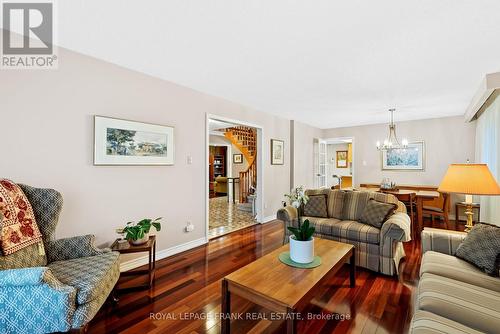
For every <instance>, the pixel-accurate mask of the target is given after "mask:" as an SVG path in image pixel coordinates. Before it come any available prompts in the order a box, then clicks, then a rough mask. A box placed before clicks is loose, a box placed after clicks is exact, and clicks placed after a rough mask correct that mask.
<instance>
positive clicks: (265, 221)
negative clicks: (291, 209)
mask: <svg viewBox="0 0 500 334" xmlns="http://www.w3.org/2000/svg"><path fill="white" fill-rule="evenodd" d="M276 219H277V218H276V214H274V215H272V216H267V217H264V218H263V219H262V220H261V221H260V223H261V224H265V223H269V222H270V221H273V220H276Z"/></svg>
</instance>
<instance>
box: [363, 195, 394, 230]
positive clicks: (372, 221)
mask: <svg viewBox="0 0 500 334" xmlns="http://www.w3.org/2000/svg"><path fill="white" fill-rule="evenodd" d="M397 208H398V206H397V204H394V203H383V202H378V201H376V200H374V199H370V200H369V201H368V203H367V204H366V206H365V210H364V211H363V214H362V215H361V217H360V218H359V221H360V222H361V223H363V224H368V225H371V226H373V227H376V228H381V227H382V224H384V222H385V221H386V220H387V218H389V216H391V215H392V214H393V213H394V211H395V210H396V209H397Z"/></svg>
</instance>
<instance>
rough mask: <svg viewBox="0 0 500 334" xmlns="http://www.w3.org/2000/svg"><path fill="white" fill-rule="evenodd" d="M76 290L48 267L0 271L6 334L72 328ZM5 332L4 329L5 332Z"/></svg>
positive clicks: (0, 296)
mask: <svg viewBox="0 0 500 334" xmlns="http://www.w3.org/2000/svg"><path fill="white" fill-rule="evenodd" d="M75 300H76V289H75V288H74V287H72V286H68V285H65V284H63V283H61V282H60V281H59V280H58V279H57V278H56V277H55V276H54V275H53V274H52V272H51V270H50V269H49V268H48V267H32V268H21V269H6V270H2V271H0V305H2V307H1V309H2V316H1V317H0V318H3V320H5V319H8V321H6V322H4V323H3V324H2V325H4V326H5V327H1V328H2V329H4V331H5V333H52V332H66V331H68V330H69V329H71V324H72V320H73V315H74V313H75V308H76V301H75ZM4 331H1V332H2V333H4Z"/></svg>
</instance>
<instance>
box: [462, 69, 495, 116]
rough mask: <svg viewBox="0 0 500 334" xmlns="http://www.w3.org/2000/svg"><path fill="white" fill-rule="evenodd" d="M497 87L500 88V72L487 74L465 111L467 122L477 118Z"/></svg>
mask: <svg viewBox="0 0 500 334" xmlns="http://www.w3.org/2000/svg"><path fill="white" fill-rule="evenodd" d="M497 89H500V72H496V73H490V74H486V76H485V77H484V79H483V81H482V82H481V85H480V86H479V89H478V90H477V91H476V94H474V97H473V98H472V101H471V102H470V104H469V106H468V107H467V110H466V111H465V121H466V122H470V121H473V120H474V119H475V116H476V114H477V113H478V112H479V111H480V110H481V108H482V107H483V105H484V104H485V103H486V101H487V100H488V98H489V97H490V96H491V94H493V92H494V91H495V90H497Z"/></svg>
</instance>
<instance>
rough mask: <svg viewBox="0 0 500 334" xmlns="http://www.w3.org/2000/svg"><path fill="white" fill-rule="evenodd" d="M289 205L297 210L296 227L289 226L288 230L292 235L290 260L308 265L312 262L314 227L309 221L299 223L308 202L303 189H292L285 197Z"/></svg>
mask: <svg viewBox="0 0 500 334" xmlns="http://www.w3.org/2000/svg"><path fill="white" fill-rule="evenodd" d="M285 196H286V197H287V198H288V200H289V202H290V205H292V206H293V207H295V208H296V209H297V225H298V227H292V226H289V227H288V230H289V231H290V232H292V233H293V235H291V236H290V258H291V259H292V261H294V262H297V263H310V262H312V261H313V260H314V238H313V234H314V231H315V228H314V226H310V223H309V220H308V219H306V220H305V221H304V222H303V223H302V222H301V210H302V208H303V206H304V205H306V204H307V202H308V201H309V197H308V196H307V195H306V193H305V191H304V187H297V188H295V189H292V191H291V192H290V194H287V195H285Z"/></svg>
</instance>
